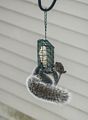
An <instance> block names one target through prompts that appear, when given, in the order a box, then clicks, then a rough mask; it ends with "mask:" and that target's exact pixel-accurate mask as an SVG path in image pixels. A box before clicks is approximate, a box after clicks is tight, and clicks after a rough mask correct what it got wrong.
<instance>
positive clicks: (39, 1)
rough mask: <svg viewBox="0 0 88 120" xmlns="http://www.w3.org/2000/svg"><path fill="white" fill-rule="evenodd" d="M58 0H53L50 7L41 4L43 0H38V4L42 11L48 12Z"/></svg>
mask: <svg viewBox="0 0 88 120" xmlns="http://www.w3.org/2000/svg"><path fill="white" fill-rule="evenodd" d="M56 1H57V0H53V2H52V4H51V6H50V7H49V8H43V7H42V5H41V0H38V5H39V7H40V9H41V10H42V11H46V12H47V11H49V10H51V9H52V8H53V6H54V5H55V3H56Z"/></svg>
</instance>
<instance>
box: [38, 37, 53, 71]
mask: <svg viewBox="0 0 88 120" xmlns="http://www.w3.org/2000/svg"><path fill="white" fill-rule="evenodd" d="M37 58H38V65H41V69H43V71H45V72H46V73H48V72H52V68H53V66H54V46H53V45H52V44H51V43H50V42H49V41H48V40H44V39H40V40H38V42H37Z"/></svg>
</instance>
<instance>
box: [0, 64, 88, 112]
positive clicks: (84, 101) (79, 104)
mask: <svg viewBox="0 0 88 120" xmlns="http://www.w3.org/2000/svg"><path fill="white" fill-rule="evenodd" d="M2 66H3V67H2ZM2 66H1V70H0V74H2V75H3V74H4V76H7V75H9V76H10V74H11V73H13V71H14V69H13V68H11V67H7V69H8V70H9V72H8V73H6V72H5V70H3V69H6V67H5V66H4V65H2ZM10 69H12V71H10ZM6 74H7V75H6ZM23 75H24V74H23ZM11 77H12V79H14V78H13V76H12V75H11ZM11 77H10V78H11ZM23 78H24V77H23ZM26 78H27V77H26ZM26 78H25V79H24V83H25V81H26ZM15 79H16V81H17V80H18V81H20V80H19V79H18V78H17V77H15ZM4 83H5V82H4ZM7 84H8V83H7ZM7 84H6V85H7ZM21 84H22V83H21ZM1 86H2V85H1ZM71 93H72V96H73V97H72V100H71V105H72V106H75V107H76V108H78V109H80V110H83V111H85V112H87V107H86V106H85V104H86V105H87V102H88V101H87V98H85V97H84V96H80V95H78V94H76V93H74V92H72V91H71ZM81 100H82V101H81ZM77 101H79V102H77ZM82 106H83V107H82Z"/></svg>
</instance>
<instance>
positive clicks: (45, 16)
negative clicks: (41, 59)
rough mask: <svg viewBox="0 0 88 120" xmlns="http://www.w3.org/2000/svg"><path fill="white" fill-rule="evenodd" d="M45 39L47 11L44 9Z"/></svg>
mask: <svg viewBox="0 0 88 120" xmlns="http://www.w3.org/2000/svg"><path fill="white" fill-rule="evenodd" d="M44 26H45V40H46V39H47V11H44Z"/></svg>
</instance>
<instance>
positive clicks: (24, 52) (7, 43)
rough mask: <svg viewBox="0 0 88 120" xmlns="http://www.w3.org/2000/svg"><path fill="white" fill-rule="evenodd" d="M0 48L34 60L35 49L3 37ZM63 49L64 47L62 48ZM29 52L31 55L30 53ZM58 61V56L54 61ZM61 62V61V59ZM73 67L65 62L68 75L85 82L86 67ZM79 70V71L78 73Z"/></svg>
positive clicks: (0, 38) (0, 37)
mask: <svg viewBox="0 0 88 120" xmlns="http://www.w3.org/2000/svg"><path fill="white" fill-rule="evenodd" d="M0 47H1V48H6V49H7V50H10V51H11V52H13V53H16V54H18V55H21V56H24V57H26V58H29V59H31V55H32V60H33V61H35V60H36V49H35V48H34V47H33V46H29V45H27V44H23V43H20V42H18V41H15V40H12V39H10V38H7V37H5V36H0ZM19 48H20V49H19ZM66 48H67V47H66ZM61 49H62V48H61ZM63 49H64V47H63ZM31 51H32V53H33V54H32V53H31ZM68 51H70V50H68ZM79 54H80V52H79ZM82 57H83V56H82ZM58 60H59V61H60V57H59V56H57V57H56V61H58ZM61 61H62V59H61ZM34 65H35V64H34ZM74 65H75V64H74V63H72V62H71V64H70V66H69V64H68V60H67V61H66V65H65V66H67V68H66V69H67V70H68V73H69V74H71V75H73V76H76V77H78V78H80V79H81V78H82V79H83V80H86V81H87V80H88V79H87V78H88V67H85V66H82V65H80V64H76V65H75V66H74ZM80 69H81V71H80ZM73 71H74V72H73Z"/></svg>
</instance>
